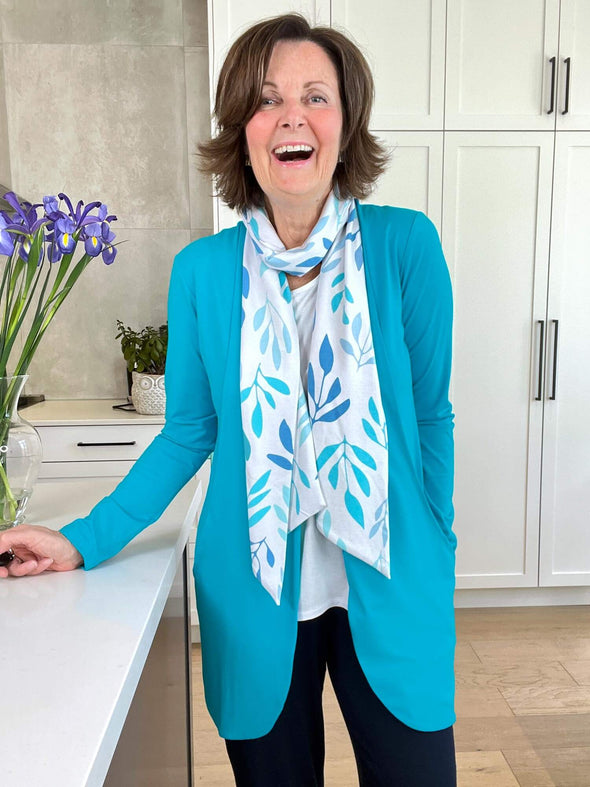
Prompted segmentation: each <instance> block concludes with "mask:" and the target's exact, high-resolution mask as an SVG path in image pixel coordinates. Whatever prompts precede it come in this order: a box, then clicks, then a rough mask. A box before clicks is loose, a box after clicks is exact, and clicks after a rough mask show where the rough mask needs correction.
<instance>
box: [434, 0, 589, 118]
mask: <svg viewBox="0 0 590 787" xmlns="http://www.w3.org/2000/svg"><path fill="white" fill-rule="evenodd" d="M447 30H448V37H447V70H446V116H445V127H446V128H448V129H498V130H508V129H531V130H545V129H550V128H555V127H557V128H558V129H569V130H575V129H588V128H589V127H590V46H589V41H590V3H588V2H587V0H561V3H560V2H559V0H520V1H519V2H518V3H514V2H512V1H511V0H496V2H494V3H490V2H488V0H449V4H448V17H447Z"/></svg>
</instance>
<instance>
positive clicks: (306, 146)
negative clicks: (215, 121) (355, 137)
mask: <svg viewBox="0 0 590 787" xmlns="http://www.w3.org/2000/svg"><path fill="white" fill-rule="evenodd" d="M245 136H246V151H247V155H248V157H249V161H250V164H251V166H252V170H253V171H254V176H255V178H256V182H257V183H258V186H259V187H260V188H261V189H262V192H263V193H264V205H265V208H266V211H267V213H268V215H269V217H270V219H271V221H272V222H273V224H274V227H275V229H276V231H277V233H278V235H279V237H280V238H281V240H282V241H283V243H284V244H285V248H287V249H289V248H295V247H296V246H299V245H301V244H302V243H303V242H304V241H305V239H306V238H307V236H308V235H309V232H310V230H311V228H312V227H313V226H314V224H315V223H316V221H317V220H318V218H319V216H320V213H321V211H322V208H323V206H324V203H325V201H326V197H327V196H328V194H329V193H330V191H331V189H332V180H333V176H334V172H335V170H336V165H337V163H338V158H339V156H340V145H341V139H342V102H341V99H340V90H339V86H338V73H337V71H336V68H335V67H334V64H333V63H332V61H331V59H330V58H329V57H328V55H327V53H326V52H325V50H324V49H322V47H320V46H318V45H317V44H315V43H313V42H312V41H279V42H278V43H277V44H276V45H275V46H274V48H273V50H272V54H271V57H270V61H269V64H268V68H267V71H266V76H265V79H264V82H263V85H262V97H261V101H260V106H259V107H258V109H257V110H256V112H255V113H254V115H253V116H252V117H251V118H250V120H249V121H248V123H247V124H246V126H245Z"/></svg>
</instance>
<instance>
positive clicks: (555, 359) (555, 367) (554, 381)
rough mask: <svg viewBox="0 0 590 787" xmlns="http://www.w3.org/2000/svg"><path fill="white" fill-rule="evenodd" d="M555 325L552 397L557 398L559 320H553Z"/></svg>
mask: <svg viewBox="0 0 590 787" xmlns="http://www.w3.org/2000/svg"><path fill="white" fill-rule="evenodd" d="M551 322H552V323H553V325H554V331H553V374H552V378H553V379H552V381H551V396H550V397H549V398H550V399H555V395H556V393H557V329H558V328H559V320H551Z"/></svg>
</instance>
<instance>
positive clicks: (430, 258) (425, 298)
mask: <svg viewBox="0 0 590 787" xmlns="http://www.w3.org/2000/svg"><path fill="white" fill-rule="evenodd" d="M400 277H401V290H402V319H403V325H404V339H405V343H406V346H407V348H408V351H409V355H410V364H411V369H412V386H413V394H414V405H415V409H416V419H417V422H418V433H419V436H420V448H421V453H422V467H423V474H424V491H425V493H426V497H427V500H428V502H429V504H430V508H431V510H432V513H433V515H434V516H435V518H436V519H437V521H438V523H439V524H440V526H441V527H442V529H443V531H444V532H445V533H446V534H447V536H448V538H449V539H450V540H451V542H452V543H453V545H454V546H456V543H457V540H456V536H455V534H454V532H453V531H452V529H451V528H452V524H453V519H454V508H453V487H454V439H453V429H454V423H453V421H454V417H455V416H454V414H453V412H452V405H451V403H450V401H449V398H448V393H449V383H450V377H451V360H452V334H453V293H452V286H451V278H450V275H449V270H448V268H447V264H446V261H445V258H444V255H443V251H442V248H441V243H440V240H439V237H438V232H437V231H436V228H435V226H434V224H433V223H432V222H431V221H430V219H428V218H427V217H426V216H425V215H424V214H423V213H417V214H416V218H415V219H414V222H413V225H412V228H411V230H410V233H409V237H408V242H407V245H406V249H405V251H404V254H403V257H402V262H401V265H400Z"/></svg>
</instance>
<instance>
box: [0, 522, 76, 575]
mask: <svg viewBox="0 0 590 787" xmlns="http://www.w3.org/2000/svg"><path fill="white" fill-rule="evenodd" d="M9 549H12V551H13V552H14V555H15V558H14V560H12V561H11V562H10V563H9V564H8V565H7V566H0V579H5V578H6V577H24V576H32V575H34V574H41V573H42V572H43V571H72V570H73V569H75V568H78V567H79V566H81V565H82V563H83V562H84V559H83V558H82V555H81V554H80V553H79V552H78V550H77V549H76V547H75V546H74V545H73V544H72V543H71V541H68V539H67V538H66V537H65V536H64V535H62V534H61V533H60V532H59V531H57V530H51V529H50V528H48V527H43V526H42V525H17V526H16V527H11V528H10V529H9V530H3V531H2V532H0V554H2V553H3V552H8V550H9Z"/></svg>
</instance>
